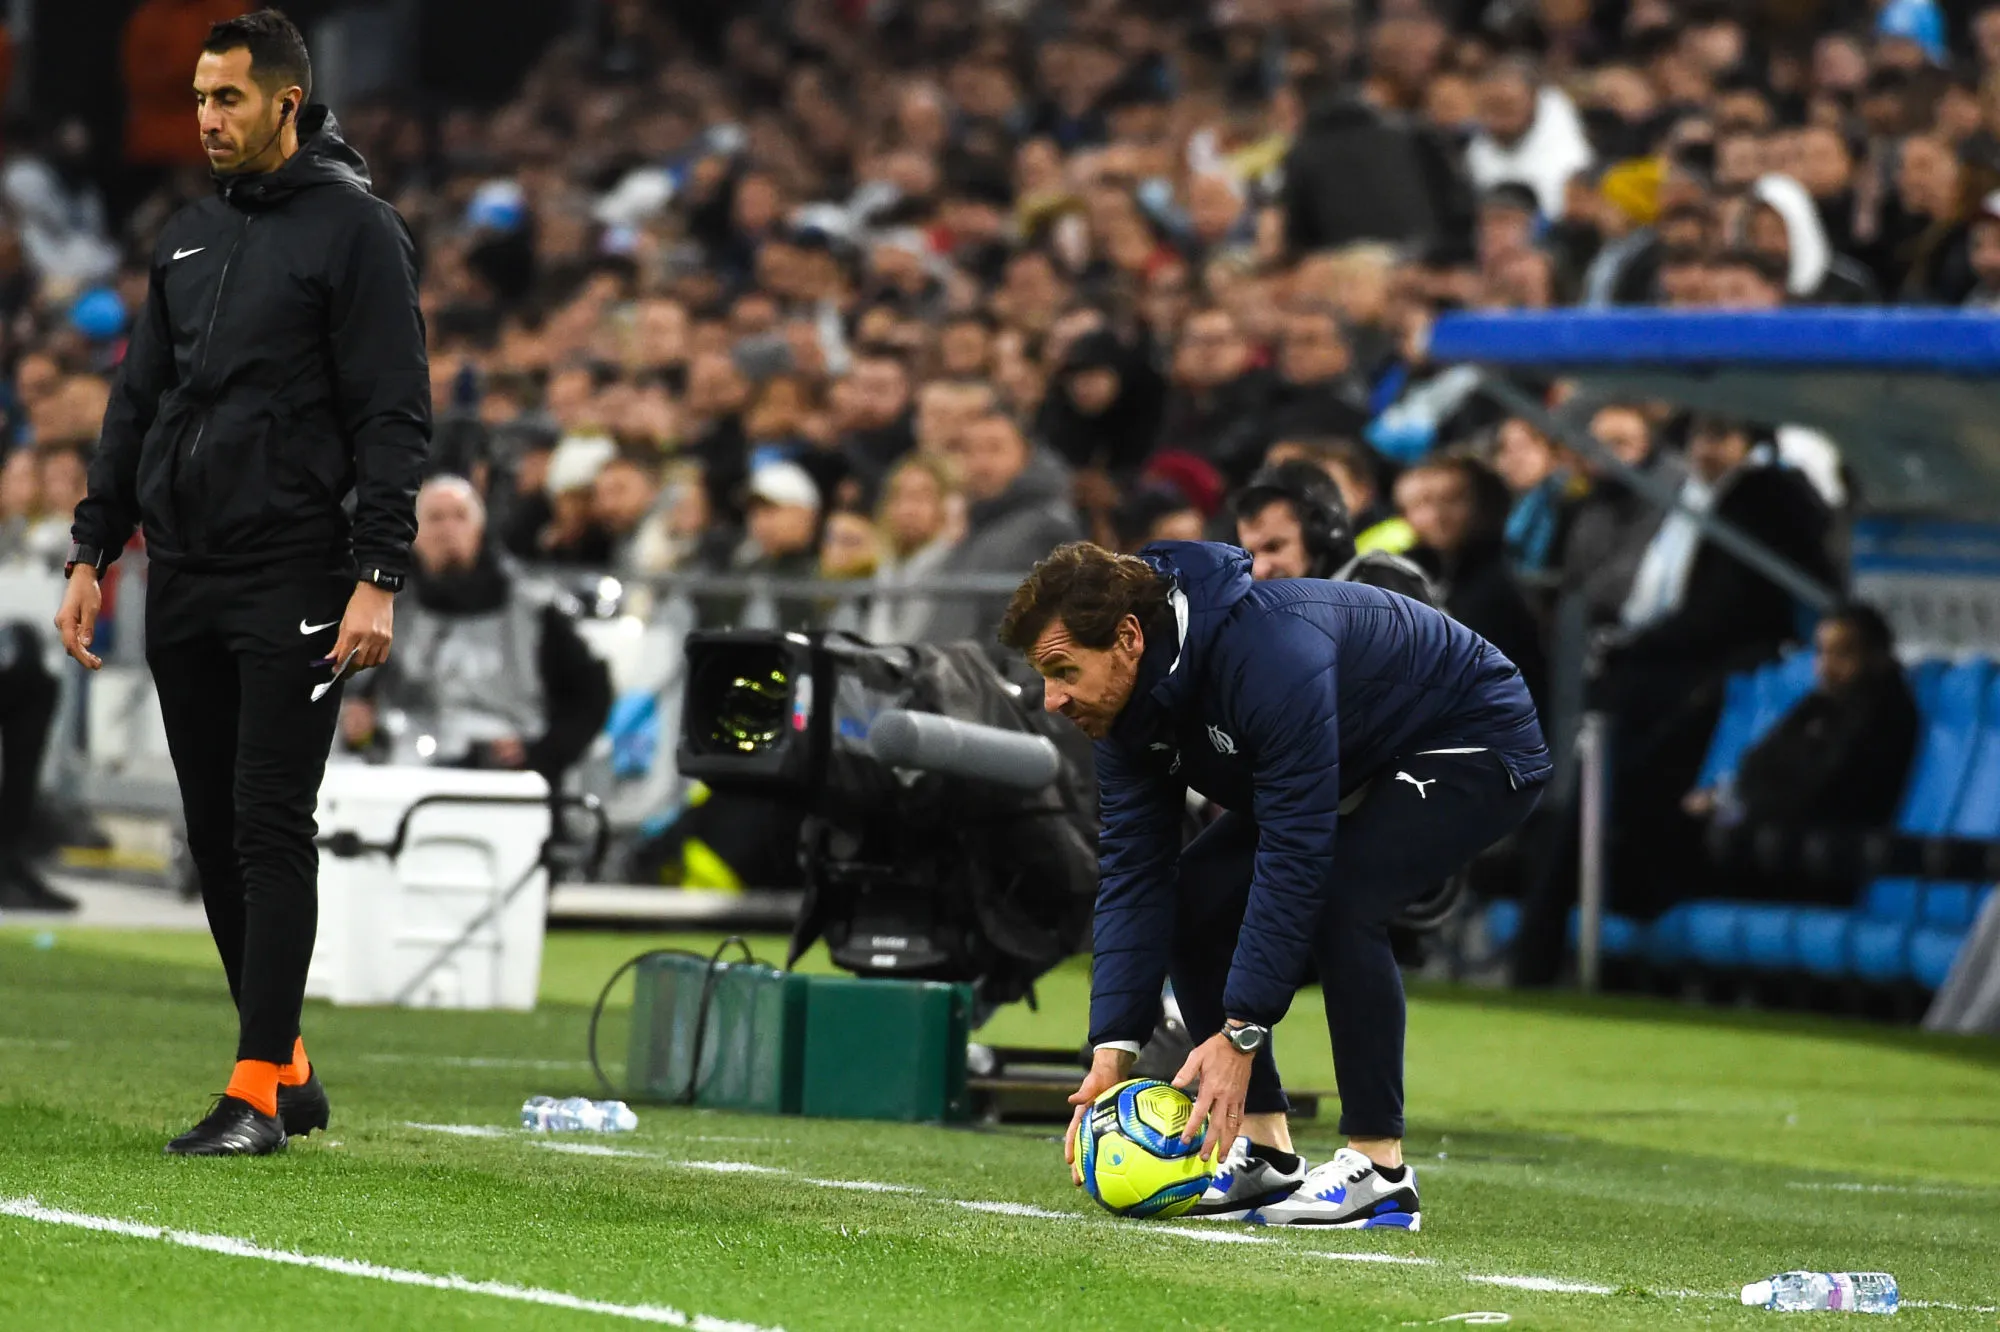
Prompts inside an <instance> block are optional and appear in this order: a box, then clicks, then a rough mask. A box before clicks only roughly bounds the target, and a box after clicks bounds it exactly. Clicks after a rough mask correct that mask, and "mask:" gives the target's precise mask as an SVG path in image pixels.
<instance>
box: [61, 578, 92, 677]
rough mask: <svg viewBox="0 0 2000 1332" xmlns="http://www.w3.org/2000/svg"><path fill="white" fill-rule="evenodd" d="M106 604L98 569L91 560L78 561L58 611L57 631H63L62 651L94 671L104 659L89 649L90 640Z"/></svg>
mask: <svg viewBox="0 0 2000 1332" xmlns="http://www.w3.org/2000/svg"><path fill="white" fill-rule="evenodd" d="M103 605H104V593H103V592H102V591H100V590H99V589H98V586H97V570H96V569H94V568H92V567H91V566H90V565H88V564H79V565H77V566H76V568H75V569H73V570H71V571H70V576H69V586H68V587H67V588H65V589H64V591H63V600H62V609H61V610H59V611H57V612H56V632H57V633H59V634H61V635H62V645H63V651H65V652H67V653H69V655H70V656H72V657H74V658H75V659H76V660H78V661H80V662H82V663H83V664H84V665H85V666H87V667H88V668H90V669H91V670H93V671H94V670H96V669H97V668H98V667H100V666H102V665H104V659H103V658H102V657H99V656H98V655H96V654H95V653H93V652H92V651H91V650H90V640H91V638H92V637H93V636H94V635H95V634H96V633H97V612H98V610H99V608H100V607H102V606H103Z"/></svg>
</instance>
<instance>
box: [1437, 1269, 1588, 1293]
mask: <svg viewBox="0 0 2000 1332" xmlns="http://www.w3.org/2000/svg"><path fill="white" fill-rule="evenodd" d="M1465 1279H1466V1280H1467V1281H1473V1282H1477V1283H1478V1284H1480V1285H1482V1286H1511V1287H1513V1288H1514V1289H1515V1290H1540V1291H1546V1292H1548V1293H1550V1294H1554V1295H1613V1294H1616V1293H1617V1292H1616V1291H1614V1290H1612V1288H1611V1287H1609V1286H1596V1285H1592V1284H1591V1283H1589V1282H1587V1281H1558V1280H1556V1279H1555V1278H1554V1277H1538V1276H1473V1275H1470V1274H1467V1276H1466V1278H1465Z"/></svg>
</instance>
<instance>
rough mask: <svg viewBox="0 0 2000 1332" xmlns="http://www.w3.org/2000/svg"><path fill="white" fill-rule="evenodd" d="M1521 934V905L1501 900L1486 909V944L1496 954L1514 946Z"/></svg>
mask: <svg viewBox="0 0 2000 1332" xmlns="http://www.w3.org/2000/svg"><path fill="white" fill-rule="evenodd" d="M1520 934H1521V904H1520V903H1519V902H1514V901H1510V900H1508V899H1507V898H1504V897H1503V898H1501V899H1500V900H1499V901H1497V902H1490V903H1488V904H1487V907H1486V942H1487V945H1488V946H1489V947H1491V948H1492V949H1493V950H1494V951H1495V952H1498V951H1499V950H1501V949H1503V948H1511V947H1513V946H1514V940H1515V939H1517V938H1519V937H1520Z"/></svg>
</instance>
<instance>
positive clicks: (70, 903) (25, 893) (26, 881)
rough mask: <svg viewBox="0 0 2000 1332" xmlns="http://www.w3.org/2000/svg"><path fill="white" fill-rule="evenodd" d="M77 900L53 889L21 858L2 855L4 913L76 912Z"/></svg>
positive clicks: (0, 897) (0, 878)
mask: <svg viewBox="0 0 2000 1332" xmlns="http://www.w3.org/2000/svg"><path fill="white" fill-rule="evenodd" d="M76 906H77V903H76V899H75V898H74V897H71V896H70V895H69V894H68V893H61V892H57V891H56V890H55V889H54V888H51V887H50V886H49V882H48V880H47V879H44V878H43V877H42V876H41V875H40V874H39V873H38V872H37V871H36V870H35V867H34V866H33V865H31V864H29V863H28V862H27V860H26V859H25V858H23V857H20V856H13V855H7V854H4V853H0V911H61V912H71V911H74V910H76Z"/></svg>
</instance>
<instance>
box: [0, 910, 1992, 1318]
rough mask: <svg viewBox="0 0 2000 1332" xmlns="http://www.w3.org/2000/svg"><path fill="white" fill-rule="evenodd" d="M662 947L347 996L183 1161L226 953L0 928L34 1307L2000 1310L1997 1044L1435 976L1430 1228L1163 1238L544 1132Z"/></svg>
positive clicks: (1036, 1187) (656, 1122)
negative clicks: (1850, 1284)
mask: <svg viewBox="0 0 2000 1332" xmlns="http://www.w3.org/2000/svg"><path fill="white" fill-rule="evenodd" d="M38 935H39V936H40V937H37V936H38ZM653 942H656V941H654V940H648V939H642V938H637V937H632V936H619V937H613V936H605V935H556V936H553V937H551V939H550V940H549V947H548V956H547V961H546V965H545V968H544V975H543V1000H544V1002H543V1004H542V1006H541V1009H540V1010H539V1011H538V1012H536V1013H533V1014H482V1013H443V1012H396V1011H383V1010H338V1009H333V1008H329V1007H327V1006H325V1005H322V1004H317V1003H315V1004H309V1005H308V1006H307V1012H306V1035H307V1041H308V1043H309V1046H310V1048H311V1050H312V1052H313V1053H314V1055H315V1056H316V1060H317V1062H318V1063H319V1064H320V1066H321V1069H322V1074H323V1077H324V1079H325V1081H326V1084H327V1086H328V1089H329V1091H330V1093H331V1095H332V1097H333V1104H334V1122H333V1129H332V1131H331V1133H329V1134H325V1135H315V1136H314V1137H313V1138H311V1139H309V1140H306V1141H303V1142H299V1143H295V1144H294V1145H293V1148H292V1150H291V1151H290V1152H289V1153H288V1154H286V1155H285V1156H282V1157H279V1158H275V1159H268V1160H252V1161H169V1160H166V1159H163V1158H162V1157H161V1155H160V1144H161V1143H162V1142H163V1141H164V1140H165V1139H166V1138H167V1137H168V1136H170V1135H171V1134H172V1133H174V1132H176V1131H178V1130H180V1129H181V1128H183V1127H185V1126H186V1125H187V1124H188V1123H189V1122H190V1121H191V1120H192V1119H193V1118H195V1117H196V1116H198V1115H199V1114H200V1113H201V1112H202V1110H203V1108H204V1107H205V1105H206V1098H207V1096H208V1095H209V1094H211V1093H213V1092H214V1091H216V1090H219V1088H220V1086H221V1084H222V1082H223V1081H224V1080H225V1078H226V1076H227V1071H228V1059H229V1056H230V1050H231V1044H232V1042H233V1037H234V1022H233V1017H232V1015H231V1013H230V1011H229V1008H228V1003H227V999H226V996H225V994H224V991H223V986H222V981H221V973H220V970H219V968H218V967H217V966H216V965H215V963H214V961H213V959H212V957H211V956H210V953H209V945H208V941H207V939H206V938H203V937H199V936H185V935H178V936H177V935H166V934H142V933H131V934H126V933H116V932H101V931H88V930H81V929H59V930H57V931H55V932H54V934H53V936H52V937H51V936H49V935H45V934H41V933H40V932H39V931H37V930H33V929H19V928H7V929H0V1329H8V1330H9V1332H13V1330H14V1329H21V1330H22V1332H40V1330H41V1329H88V1330H89V1332H113V1330H115V1329H124V1328H136V1329H144V1330H145V1332H176V1330H177V1329H182V1328H189V1329H193V1328H201V1329H210V1328H216V1327H235V1326H241V1325H242V1324H243V1323H244V1320H245V1318H246V1316H247V1317H250V1318H260V1319H262V1320H264V1322H265V1323H266V1324H268V1325H270V1326H275V1327H284V1328H290V1329H349V1328H354V1329H377V1328H383V1329H402V1328H424V1329H428V1328H457V1327H467V1328H470V1327H478V1328H565V1329H567V1328H610V1327H617V1326H633V1325H641V1324H644V1323H647V1322H651V1323H653V1324H664V1325H675V1323H676V1320H679V1324H680V1325H686V1326H692V1327H698V1328H711V1329H721V1328H724V1327H726V1326H731V1325H734V1326H739V1327H743V1328H746V1329H748V1328H754V1329H774V1328H785V1329H788V1332H820V1330H821V1329H837V1328H870V1329H873V1328H894V1329H901V1328H938V1329H969V1328H975V1327H976V1328H987V1327H996V1328H1011V1327H1051V1328H1063V1329H1080V1328H1096V1327H1105V1328H1113V1327H1118V1328H1123V1327H1132V1328H1143V1329H1168V1328H1180V1327H1193V1328H1231V1329H1265V1328H1284V1329H1289V1328H1297V1329H1320V1328H1400V1327H1411V1326H1431V1325H1435V1326H1439V1327H1445V1328H1449V1327H1453V1326H1460V1325H1463V1321H1464V1320H1462V1319H1461V1320H1459V1321H1457V1322H1452V1321H1441V1320H1448V1319H1451V1318H1452V1316H1453V1315H1463V1314H1470V1313H1476V1312H1484V1313H1492V1314H1505V1315H1507V1316H1508V1317H1509V1318H1510V1320H1511V1324H1510V1325H1511V1326H1513V1327H1518V1328H1574V1329H1602V1328H1634V1329H1655V1328H1682V1327H1718V1328H1729V1327H1751V1326H1759V1325H1763V1324H1766V1323H1769V1322H1770V1321H1771V1320H1773V1319H1774V1318H1779V1317H1780V1316H1779V1315H1774V1314H1769V1313H1766V1312H1764V1311H1762V1310H1755V1309H1742V1308H1740V1307H1738V1306H1737V1305H1736V1303H1735V1300H1734V1291H1735V1290H1736V1288H1737V1287H1738V1286H1739V1285H1740V1284H1741V1283H1742V1282H1745V1281H1748V1280H1752V1279H1754V1278H1757V1277H1761V1276H1764V1275H1767V1274H1769V1273H1771V1272H1776V1271H1781V1270H1784V1269H1787V1268H1792V1267H1802V1266H1803V1267H1816V1268H1825V1269H1837V1268H1880V1269H1884V1270H1887V1271H1890V1272H1893V1273H1895V1275H1896V1276H1897V1278H1898V1279H1899V1280H1900V1281H1901V1283H1902V1287H1903V1293H1904V1298H1905V1301H1906V1304H1905V1308H1904V1310H1903V1312H1902V1313H1901V1314H1900V1315H1899V1320H1900V1321H1901V1322H1903V1323H1906V1324H1910V1325H1913V1326H1916V1327H1923V1328H1931V1327H1938V1328H1944V1327H1954V1328H1956V1327H1982V1328H1995V1327H2000V1313H1996V1312H1994V1311H1993V1308H1992V1306H1995V1305H2000V1044H1996V1043H1995V1042H1990V1041H1986V1042H1980V1041H1954V1040H1946V1039H1940V1038H1934V1037H1926V1036H1923V1035H1920V1034H1918V1033H1915V1032H1911V1031H1905V1030H1891V1029H1886V1028H1871V1027H1862V1026H1850V1025H1843V1024H1837V1023H1832V1022H1822V1021H1818V1020H1813V1019H1805V1018H1788V1017H1778V1016H1768V1015H1756V1014H1736V1013H1718V1012H1705V1011H1694V1010H1689V1009H1685V1008H1681V1007H1678V1006H1674V1005H1665V1004H1654V1003H1646V1002H1638V1001H1620V1000H1604V1001H1594V1002H1587V1001H1583V1000H1580V999H1574V998H1567V997H1535V998H1526V997H1519V996H1509V995H1496V994H1492V993H1486V992H1476V993H1475V992H1461V991H1438V990H1425V991H1421V992H1419V993H1418V994H1417V995H1416V996H1415V997H1414V998H1413V1001H1412V1004H1411V1021H1410V1042H1409V1068H1410V1072H1409V1096H1410V1113H1411V1123H1412V1135H1411V1139H1410V1143H1409V1147H1410V1154H1411V1157H1412V1159H1413V1160H1414V1162H1415V1164H1416V1166H1417V1170H1418V1173H1419V1177H1420V1179H1421V1180H1422V1187H1423V1196H1424V1203H1425V1230H1424V1231H1423V1233H1422V1234H1420V1235H1408V1234H1404V1233H1402V1232H1398V1231H1387V1232H1383V1231H1370V1232H1359V1233H1312V1234H1298V1233H1291V1232H1283V1231H1260V1230H1254V1229H1251V1228H1248V1227H1241V1226H1231V1225H1221V1226H1218V1225H1216V1224H1215V1223H1206V1224H1204V1223H1199V1222H1169V1223H1145V1222H1121V1221H1115V1220H1113V1219H1111V1218H1109V1217H1106V1216H1104V1215H1102V1214H1100V1213H1097V1212H1096V1211H1095V1210H1094V1209H1093V1208H1092V1207H1091V1205H1090V1203H1089V1202H1088V1201H1087V1200H1086V1199H1085V1198H1084V1197H1082V1196H1081V1195H1080V1194H1079V1193H1077V1192H1076V1191H1075V1190H1073V1189H1072V1188H1071V1187H1070V1185H1069V1182H1068V1177H1067V1175H1066V1173H1065V1172H1064V1170H1063V1167H1062V1163H1061V1157H1060V1148H1059V1146H1058V1145H1057V1144H1056V1142H1055V1140H1054V1137H1053V1135H1052V1132H1051V1131H1049V1130H1027V1129H1022V1130H1015V1129H1006V1130H994V1131H973V1130H963V1129H940V1128H931V1127H915V1126H901V1125H873V1124H854V1123H830V1122H817V1121H806V1120H798V1119H767V1118H758V1117H750V1116H740V1115H725V1114H717V1113H710V1112H702V1111H691V1110H679V1109H667V1108H662V1107H649V1106H641V1107H640V1127H639V1131H638V1132H637V1133H636V1134H630V1135H621V1136H605V1137H590V1138H569V1139H563V1140H560V1141H552V1140H550V1139H538V1138H535V1137H533V1136H531V1135H526V1134H522V1133H521V1132H519V1131H518V1130H517V1129H514V1128H511V1127H509V1126H510V1125H511V1124H512V1123H513V1122H514V1119H515V1113H516V1111H517V1109H518V1107H519V1105H520V1102H521V1101H522V1099H523V1098H524V1097H526V1096H528V1095H530V1094H533V1093H535V1092H549V1093H553V1094H559V1095H560V1094H566V1093H571V1092H581V1091H588V1090H589V1087H590V1082H591V1079H590V1075H589V1073H588V1072H587V1070H586V1069H585V1068H584V1067H583V1066H582V1065H581V1063H580V1061H581V1059H582V1053H583V1030H584V1023H585V1018H586V1014H587V1005H588V1002H589V1000H590V999H591V998H592V997H593V996H594V994H595V992H596V989H597V987H598V986H599V985H600V984H601V983H602V981H603V979H604V977H606V976H607V975H609V973H610V971H611V968H612V967H613V966H614V965H615V964H616V963H617V962H619V961H621V960H623V959H624V958H625V957H627V956H629V955H630V954H631V953H633V952H636V951H638V950H639V949H640V948H641V947H643V946H646V945H647V944H649V943H653ZM677 942H682V943H687V942H689V941H687V940H678V941H677ZM759 951H760V952H762V953H764V954H766V955H770V954H775V953H777V952H778V951H779V950H778V947H777V945H776V943H775V941H764V942H763V943H762V944H761V945H760V949H759ZM1086 984H1087V981H1086V972H1085V970H1084V968H1083V967H1082V966H1081V965H1080V964H1079V965H1077V966H1075V967H1072V968H1066V969H1065V970H1063V971H1061V972H1059V973H1058V974H1056V975H1055V976H1052V977H1051V978H1049V980H1048V981H1047V982H1046V983H1045V984H1044V986H1043V987H1042V1000H1043V1002H1042V1007H1041V1011H1040V1012H1039V1013H1030V1012H1027V1011H1026V1010H1025V1009H1022V1010H1020V1011H1009V1012H1006V1013H1003V1014H1002V1015H1001V1016H1000V1017H998V1018H996V1019H995V1022H994V1025H993V1027H992V1028H991V1029H989V1032H988V1036H989V1038H991V1039H994V1040H996V1041H1004V1042H1029V1041H1032V1042H1036V1043H1044V1044H1067V1043H1070V1042H1073V1041H1075V1040H1077V1038H1078V1037H1079V1035H1080V1031H1081V1026H1082V1009H1083V1003H1084V994H1085V988H1086ZM1318 1008H1319V1005H1318V1001H1317V996H1315V995H1302V996H1301V997H1300V1001H1299V1006H1298V1010H1297V1016H1296V1017H1294V1018H1293V1019H1292V1020H1290V1021H1289V1022H1288V1023H1287V1024H1286V1025H1285V1026H1284V1027H1283V1028H1281V1029H1280V1031H1279V1035H1278V1048H1279V1050H1280V1052H1281V1054H1282V1055H1283V1057H1284V1061H1285V1064H1286V1068H1287V1070H1288V1076H1289V1077H1290V1078H1291V1079H1292V1080H1293V1081H1294V1083H1296V1084H1298V1085H1302V1086H1330V1085H1331V1081H1332V1070H1331V1059H1330V1056H1329V1054H1328V1051H1327V1049H1326V1041H1325V1032H1324V1028H1323V1025H1322V1023H1321V1022H1320V1019H1319V1013H1318ZM608 1025H609V1026H610V1027H612V1028H613V1029H612V1030H611V1031H610V1033H609V1035H610V1039H611V1042H612V1044H613V1045H614V1047H615V1046H616V1045H617V1043H618V1042H619V1041H620V1039H621V1038H622V1025H621V1024H619V1023H615V1022H614V1023H610V1024H608ZM417 1125H430V1126H445V1127H448V1128H451V1129H454V1130H456V1131H449V1132H448V1131H443V1129H441V1128H439V1127H416V1126H417ZM1302 1128H1303V1132H1302V1134H1301V1144H1302V1146H1303V1148H1304V1150H1306V1152H1307V1153H1308V1154H1309V1155H1311V1156H1313V1157H1314V1158H1315V1159H1317V1158H1321V1157H1324V1156H1325V1155H1326V1154H1327V1153H1329V1152H1330V1151H1331V1150H1332V1148H1333V1146H1335V1145H1336V1144H1337V1141H1338V1140H1337V1139H1336V1138H1335V1136H1334V1134H1333V1132H1332V1127H1331V1122H1330V1120H1329V1121H1326V1122H1321V1123H1318V1124H1306V1125H1303V1126H1302ZM28 1200H32V1202H30V1201H28ZM107 1222H109V1223H113V1227H114V1228H111V1229H106V1228H104V1227H105V1225H106V1224H107ZM1203 1237H1208V1238H1203ZM1232 1240H1235V1241H1244V1242H1231V1241H1232ZM251 1311H254V1312H251ZM1807 1325H1808V1326H1814V1325H1816V1323H1808V1324H1807Z"/></svg>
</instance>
